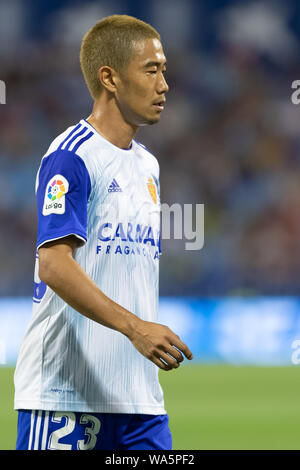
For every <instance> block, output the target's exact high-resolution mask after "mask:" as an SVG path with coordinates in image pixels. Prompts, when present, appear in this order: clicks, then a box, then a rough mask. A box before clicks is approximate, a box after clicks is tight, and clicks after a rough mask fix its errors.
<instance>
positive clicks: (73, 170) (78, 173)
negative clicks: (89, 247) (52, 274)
mask: <svg viewBox="0 0 300 470" xmlns="http://www.w3.org/2000/svg"><path fill="white" fill-rule="evenodd" d="M90 191H91V180H90V176H89V172H88V170H87V168H86V166H85V163H84V161H83V160H82V159H81V157H79V156H78V155H76V154H74V153H72V152H69V151H65V150H59V151H56V152H54V153H53V154H50V155H48V156H47V157H45V158H44V159H43V160H42V163H41V166H40V169H39V172H38V176H37V185H36V196H37V215H38V234H37V247H38V249H39V248H41V247H42V246H44V245H45V244H46V243H47V244H48V243H50V242H52V241H53V242H56V241H57V240H58V239H63V238H66V237H68V236H70V235H74V236H75V237H76V238H77V239H78V240H79V241H80V242H81V243H85V242H86V240H87V206H88V199H89V195H90ZM48 246H55V245H54V244H53V245H52V244H51V245H48Z"/></svg>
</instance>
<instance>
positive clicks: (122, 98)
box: [116, 39, 169, 126]
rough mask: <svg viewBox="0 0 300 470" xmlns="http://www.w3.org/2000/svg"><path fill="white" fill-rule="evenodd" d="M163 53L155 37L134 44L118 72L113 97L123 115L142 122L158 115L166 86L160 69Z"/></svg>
mask: <svg viewBox="0 0 300 470" xmlns="http://www.w3.org/2000/svg"><path fill="white" fill-rule="evenodd" d="M165 70H166V57H165V55H164V52H163V49H162V45H161V43H160V41H159V40H158V39H146V40H143V41H139V42H138V43H135V44H134V52H133V56H132V59H131V61H130V63H129V66H128V68H127V70H126V72H123V73H122V74H121V75H120V82H119V86H118V91H117V93H116V98H117V101H118V106H119V108H120V110H121V113H122V115H123V117H124V119H125V120H126V121H127V122H129V123H130V124H133V125H136V126H142V125H145V124H155V123H156V122H158V121H159V119H160V114H161V112H162V111H163V109H164V102H165V100H166V98H165V94H166V93H167V91H168V89H169V87H168V85H167V83H166V80H165V77H164V72H165Z"/></svg>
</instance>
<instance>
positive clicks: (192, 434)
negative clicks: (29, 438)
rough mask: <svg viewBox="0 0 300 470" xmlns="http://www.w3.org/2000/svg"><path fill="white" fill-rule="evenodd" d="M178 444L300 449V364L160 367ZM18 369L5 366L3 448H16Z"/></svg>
mask: <svg viewBox="0 0 300 470" xmlns="http://www.w3.org/2000/svg"><path fill="white" fill-rule="evenodd" d="M159 374H160V382H161V384H162V387H163V389H164V394H165V402H166V407H167V411H168V414H169V416H170V427H171V431H172V435H173V448H174V449H233V450H236V449H298V450H299V449H300V370H299V368H298V367H297V366H291V367H250V366H249V367H245V366H244V367H235V366H228V365H191V364H187V365H183V366H181V367H180V368H179V369H178V370H173V371H170V372H162V371H160V373H159ZM12 380H13V369H10V368H0V383H1V388H0V449H1V450H2V449H13V448H14V445H15V439H16V421H17V413H16V412H14V411H13V409H12V408H13V382H12Z"/></svg>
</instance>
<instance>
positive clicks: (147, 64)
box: [144, 61, 167, 68]
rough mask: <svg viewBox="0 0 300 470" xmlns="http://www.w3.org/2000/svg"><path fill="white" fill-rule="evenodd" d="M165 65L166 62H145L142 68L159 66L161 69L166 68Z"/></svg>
mask: <svg viewBox="0 0 300 470" xmlns="http://www.w3.org/2000/svg"><path fill="white" fill-rule="evenodd" d="M166 64H167V61H165V62H163V63H162V62H156V61H150V62H147V63H146V64H145V65H144V67H145V68H147V67H154V66H155V67H159V66H160V65H162V66H163V67H164V66H166Z"/></svg>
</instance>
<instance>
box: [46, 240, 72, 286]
mask: <svg viewBox="0 0 300 470" xmlns="http://www.w3.org/2000/svg"><path fill="white" fill-rule="evenodd" d="M78 246H79V242H78V239H77V238H76V237H75V236H74V235H70V236H68V237H64V238H60V239H59V240H54V241H50V242H47V243H45V244H44V245H43V246H41V247H40V248H39V249H38V252H39V278H40V279H41V280H43V279H46V276H47V275H48V274H49V272H50V271H51V270H52V269H55V263H56V260H57V259H58V257H59V258H60V259H62V258H64V257H68V256H69V257H72V256H73V254H74V251H75V249H76V248H78Z"/></svg>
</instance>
